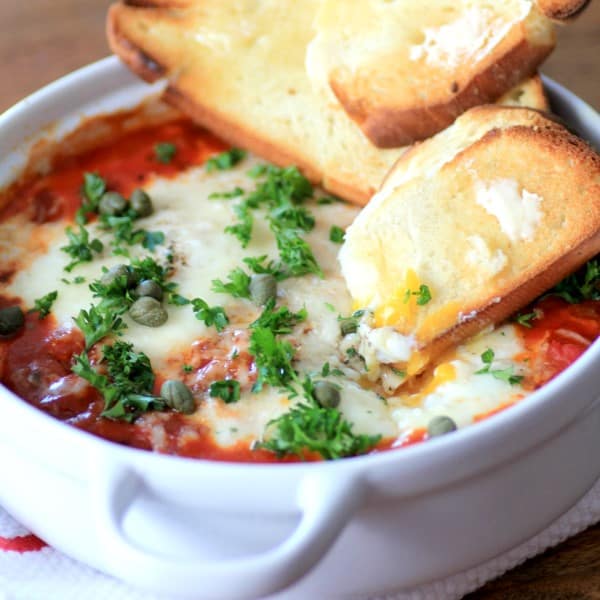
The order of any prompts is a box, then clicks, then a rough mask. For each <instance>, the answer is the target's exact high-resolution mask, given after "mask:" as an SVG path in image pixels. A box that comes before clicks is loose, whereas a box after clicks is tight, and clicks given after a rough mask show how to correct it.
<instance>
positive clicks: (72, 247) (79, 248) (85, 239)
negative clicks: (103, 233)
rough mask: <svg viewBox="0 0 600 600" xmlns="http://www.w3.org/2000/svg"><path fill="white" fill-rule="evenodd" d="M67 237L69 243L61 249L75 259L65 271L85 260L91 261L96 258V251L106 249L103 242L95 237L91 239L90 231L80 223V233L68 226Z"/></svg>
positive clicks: (97, 252)
mask: <svg viewBox="0 0 600 600" xmlns="http://www.w3.org/2000/svg"><path fill="white" fill-rule="evenodd" d="M66 233H67V237H68V238H69V244H68V245H67V246H62V247H61V250H62V251H63V252H66V253H67V254H68V255H69V256H70V257H71V258H72V259H73V260H72V261H71V262H70V263H69V264H68V265H67V266H66V267H65V271H69V272H70V271H72V270H73V269H74V268H75V267H76V266H77V265H80V264H81V263H84V262H91V261H92V260H93V259H94V253H96V254H99V253H100V252H102V250H103V249H104V245H103V244H102V242H101V241H100V240H99V239H97V238H94V239H92V240H90V234H89V231H88V230H87V229H86V228H85V227H84V226H83V225H79V233H76V232H75V231H73V229H72V228H71V227H67V230H66Z"/></svg>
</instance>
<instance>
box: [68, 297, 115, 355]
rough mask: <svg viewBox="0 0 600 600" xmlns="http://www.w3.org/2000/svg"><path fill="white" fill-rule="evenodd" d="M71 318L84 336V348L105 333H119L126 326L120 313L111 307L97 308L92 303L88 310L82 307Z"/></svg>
mask: <svg viewBox="0 0 600 600" xmlns="http://www.w3.org/2000/svg"><path fill="white" fill-rule="evenodd" d="M73 320H74V321H75V323H76V324H77V327H79V329H81V332H82V333H83V335H84V337H85V347H86V350H87V349H89V348H91V347H92V346H93V345H94V344H95V343H96V342H99V341H100V340H101V339H102V338H104V337H106V336H107V335H121V332H122V331H123V330H124V329H126V328H127V325H125V323H124V322H123V319H121V317H120V315H119V314H118V313H116V312H115V311H114V309H113V308H111V307H102V308H99V307H97V306H93V305H92V306H90V309H89V310H85V309H83V308H82V309H81V310H80V311H79V314H78V315H77V316H76V317H74V318H73Z"/></svg>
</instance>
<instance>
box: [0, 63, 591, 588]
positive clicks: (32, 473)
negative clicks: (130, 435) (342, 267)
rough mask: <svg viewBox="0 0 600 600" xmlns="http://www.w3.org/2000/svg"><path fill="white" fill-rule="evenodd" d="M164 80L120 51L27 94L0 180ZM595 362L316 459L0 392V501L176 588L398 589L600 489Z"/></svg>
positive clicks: (500, 544)
mask: <svg viewBox="0 0 600 600" xmlns="http://www.w3.org/2000/svg"><path fill="white" fill-rule="evenodd" d="M547 85H548V87H549V91H550V92H551V95H552V99H553V101H554V103H555V106H556V107H557V109H558V110H559V112H560V114H562V115H563V116H564V117H566V118H568V120H569V122H570V123H571V124H572V125H573V126H575V127H576V128H577V129H578V130H579V131H580V132H581V133H583V134H584V137H587V138H588V139H590V140H591V141H593V142H594V143H595V144H596V145H597V146H600V115H598V114H597V113H596V112H595V111H593V110H592V109H591V108H589V107H587V106H586V105H585V104H584V103H583V102H581V101H580V100H578V99H577V98H576V97H575V96H573V95H572V94H570V93H569V92H567V91H566V90H564V89H563V88H561V87H560V86H558V85H556V84H555V83H553V82H547ZM159 89H160V87H157V86H152V87H149V86H147V85H145V84H143V83H141V82H139V81H138V80H137V79H135V78H134V77H133V76H132V75H130V74H129V72H128V71H127V70H126V69H125V68H124V67H122V66H121V65H120V63H119V62H118V60H117V59H115V58H110V59H106V60H104V61H101V62H99V63H96V64H94V65H91V66H89V67H86V68H85V69H82V70H80V71H78V72H76V73H73V74H72V75H69V76H68V77H66V78H63V79H62V80H60V81H58V82H56V83H54V84H52V85H51V86H48V87H47V88H44V89H43V90H41V91H40V92H38V93H37V94H35V95H34V96H32V97H30V98H28V99H26V100H24V101H23V102H22V103H20V104H19V105H17V106H16V107H14V108H13V109H11V110H9V111H8V112H7V113H5V114H4V115H2V116H0V156H1V157H2V160H1V161H0V185H2V184H5V183H7V182H8V181H10V179H11V177H14V175H15V173H16V172H17V171H18V169H19V168H20V167H22V166H23V163H24V160H25V158H26V156H27V151H28V149H29V148H30V147H31V145H32V144H33V143H34V142H35V139H37V138H36V134H37V133H38V132H39V131H41V130H42V129H43V128H44V127H46V126H47V125H48V124H49V123H53V122H58V127H57V128H54V130H53V137H54V138H60V137H62V136H63V135H64V134H65V133H67V132H68V131H70V130H72V129H73V128H74V127H75V126H76V125H77V123H78V122H79V119H80V118H81V117H82V116H91V115H95V114H100V113H106V112H110V111H114V110H118V109H120V108H126V107H131V106H134V105H136V104H138V103H139V102H140V101H141V100H142V99H143V98H145V97H147V96H148V95H150V94H153V93H156V91H158V90H159ZM599 361H600V344H599V343H596V344H594V346H593V347H592V348H591V349H590V350H589V351H588V352H587V353H586V354H585V355H584V356H583V357H582V358H581V359H580V360H578V361H577V362H576V364H574V365H573V366H572V367H571V368H570V369H568V370H567V371H566V372H565V373H563V374H562V375H560V376H559V377H557V378H556V379H555V380H554V381H552V382H550V383H549V384H547V385H546V386H545V387H544V388H543V389H542V390H540V391H538V392H536V393H535V394H534V395H532V396H530V397H529V398H527V399H526V400H525V401H524V402H522V403H520V404H518V405H516V406H514V407H512V408H511V409H510V410H507V411H504V412H502V413H501V414H499V415H496V416H495V417H493V418H491V419H489V420H486V421H484V422H482V423H480V424H478V425H477V426H476V427H470V428H467V429H465V430H462V431H459V432H457V433H456V434H453V435H450V436H447V437H445V438H441V439H436V440H432V441H430V442H427V443H425V444H417V445H415V446H412V447H408V448H403V449H402V450H400V451H397V452H394V451H392V452H386V453H381V454H378V455H372V456H366V457H360V458H354V459H346V460H343V461H339V462H335V463H323V464H315V463H311V464H287V465H285V464H281V465H245V464H227V463H216V462H209V461H199V460H190V459H181V458H174V457H167V456H160V455H155V454H151V453H147V452H143V451H138V450H134V449H131V448H125V447H121V446H118V445H116V444H112V443H109V442H105V441H103V440H100V439H97V438H95V437H93V436H91V435H89V434H86V433H83V432H80V431H78V430H75V429H73V428H70V427H67V426H65V425H62V424H61V423H59V422H57V421H55V420H53V419H51V418H50V417H48V416H46V415H44V414H42V413H41V412H39V411H37V410H36V409H34V408H32V407H30V406H29V405H27V404H26V403H25V402H23V401H21V400H19V399H18V398H16V397H15V396H14V395H12V394H11V393H10V392H8V391H7V390H5V389H4V388H2V389H1V390H0V402H2V419H0V449H1V452H2V456H3V460H2V461H0V477H1V478H2V481H3V486H2V488H1V489H0V503H1V504H2V505H3V506H4V507H6V508H7V510H9V512H11V513H12V514H13V515H14V516H15V517H16V518H17V519H19V520H20V521H21V522H23V523H24V524H25V525H26V526H27V527H29V528H30V529H31V530H32V531H34V532H35V533H36V534H38V535H39V536H40V537H42V538H43V539H44V540H46V541H47V542H48V543H49V544H51V545H52V546H54V547H56V548H57V549H59V550H61V551H63V552H65V553H66V554H68V555H70V556H72V557H74V558H76V559H79V560H82V561H83V562H86V563H88V564H90V565H92V566H94V567H96V568H98V569H100V570H102V571H105V572H107V573H109V574H112V575H115V576H117V577H120V578H122V579H124V580H126V581H129V582H131V583H133V584H135V585H139V586H142V587H145V588H147V589H148V590H152V591H154V592H157V593H163V594H166V595H167V597H170V598H173V597H181V598H190V599H198V598H206V599H213V598H224V599H227V600H231V599H234V598H256V597H262V596H267V595H269V594H275V593H276V592H279V593H277V594H276V595H274V596H273V598H286V599H294V598H298V599H304V598H309V597H315V598H316V597H318V598H338V597H339V598H344V597H354V598H356V597H364V596H369V595H375V594H377V595H381V594H385V593H391V592H393V591H397V590H400V589H402V588H407V587H410V586H413V585H417V584H419V583H423V582H429V581H433V580H435V579H438V578H440V577H443V576H445V575H449V574H451V573H456V572H458V571H460V570H463V569H465V568H468V567H471V566H474V565H476V564H479V563H481V562H484V561H485V560H488V559H490V558H492V557H493V556H496V555H498V554H500V553H501V552H503V551H505V550H507V549H509V548H511V547H513V546H515V545H517V544H518V543H520V542H522V541H524V540H525V539H527V538H529V537H531V536H532V535H534V534H535V533H536V532H538V531H540V530H541V529H543V528H544V527H545V526H546V525H548V524H549V523H550V522H551V521H552V520H553V519H555V518H556V517H557V516H559V515H560V514H561V513H563V512H564V511H566V510H567V509H568V508H569V507H570V506H572V505H573V504H574V503H575V502H576V501H577V499H579V498H580V497H581V496H582V495H583V494H584V493H585V492H586V491H587V490H588V489H589V488H590V487H591V486H592V484H593V483H594V482H595V481H596V479H597V478H598V476H599V475H600V461H599V460H598V459H597V457H598V456H600V435H598V431H600V369H598V367H597V365H598V362H599ZM313 567H314V568H313ZM305 574H306V575H305ZM303 575H305V576H304V577H302V576H303ZM294 582H296V583H294ZM289 586H291V587H289ZM282 590H284V591H282Z"/></svg>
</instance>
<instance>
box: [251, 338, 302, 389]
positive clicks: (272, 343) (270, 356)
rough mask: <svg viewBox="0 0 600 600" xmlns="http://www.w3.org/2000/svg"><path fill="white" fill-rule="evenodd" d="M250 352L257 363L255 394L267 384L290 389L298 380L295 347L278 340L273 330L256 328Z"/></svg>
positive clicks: (253, 387)
mask: <svg viewBox="0 0 600 600" xmlns="http://www.w3.org/2000/svg"><path fill="white" fill-rule="evenodd" d="M248 352H249V353H250V354H251V355H252V356H253V357H254V361H255V363H256V371H257V378H256V382H255V384H254V385H253V386H252V391H253V392H259V391H260V390H262V388H263V386H264V385H265V384H268V385H271V386H273V387H288V386H289V385H290V384H291V382H292V381H295V380H296V379H297V374H296V371H295V370H294V367H293V366H292V360H293V358H294V354H295V350H294V347H293V346H292V345H291V344H290V343H289V342H287V341H284V340H278V339H277V338H276V337H275V333H273V331H271V329H269V328H267V327H259V326H256V327H254V328H253V329H252V333H251V334H250V344H249V346H248Z"/></svg>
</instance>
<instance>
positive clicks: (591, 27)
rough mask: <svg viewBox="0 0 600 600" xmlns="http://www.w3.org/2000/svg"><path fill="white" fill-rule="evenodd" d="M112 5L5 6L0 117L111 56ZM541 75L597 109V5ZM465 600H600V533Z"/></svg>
mask: <svg viewBox="0 0 600 600" xmlns="http://www.w3.org/2000/svg"><path fill="white" fill-rule="evenodd" d="M110 1H111V0H0V32H1V35H0V65H1V67H0V75H1V76H2V81H3V84H2V86H0V111H3V110H5V109H6V108H8V107H9V106H10V105H11V104H13V103H14V102H16V101H17V100H19V99H20V98H22V97H23V96H25V95H27V94H29V93H30V92H32V91H34V90H35V89H37V88H39V87H41V86H42V85H44V84H46V83H48V82H50V81H52V80H53V79H56V78H57V77H60V76H61V75H63V74H65V73H67V72H69V71H71V70H73V69H75V68H77V67H80V66H82V65H85V64H87V63H89V62H91V61H94V60H97V59H99V58H102V57H103V56H106V55H108V54H109V51H108V48H107V45H106V42H105V40H104V32H103V22H104V15H105V12H106V8H107V7H108V5H109V4H110ZM544 72H545V73H547V74H548V75H550V76H551V77H554V78H555V79H557V80H558V81H559V82H561V83H563V84H565V85H567V87H569V88H571V89H572V90H573V91H574V92H575V93H577V94H579V95H580V96H582V97H583V98H584V99H585V100H587V101H588V102H589V103H590V104H591V105H592V106H594V107H595V108H596V109H599V108H600V77H599V75H600V2H598V1H596V2H592V4H591V6H590V7H589V9H588V11H587V14H586V15H585V16H583V17H582V18H580V19H579V20H578V21H576V22H575V23H574V24H572V25H570V26H569V27H565V28H562V29H561V31H560V33H559V48H558V50H557V51H556V52H555V53H554V54H553V55H552V57H551V58H550V59H549V60H548V62H547V63H546V65H545V66H544ZM598 435H600V432H598ZM599 459H600V457H599ZM557 483H559V482H557ZM468 599H469V600H513V599H514V600H567V599H569V600H576V599H577V600H592V599H593V600H600V525H598V526H596V527H592V528H590V529H588V530H587V531H586V532H584V533H582V534H580V535H578V536H576V537H575V538H573V539H571V540H569V541H567V542H565V543H563V544H561V545H560V546H558V547H557V548H555V549H554V550H550V551H548V552H546V553H545V554H544V555H542V556H540V557H538V558H535V559H532V560H530V561H528V562H527V563H525V564H524V565H523V566H521V567H519V568H517V569H515V570H513V571H511V572H510V573H508V574H507V575H505V576H504V577H501V578H500V579H498V580H497V581H495V582H492V583H490V584H488V585H487V586H485V587H484V588H483V589H481V590H479V591H477V592H475V593H474V594H471V595H469V596H468Z"/></svg>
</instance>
